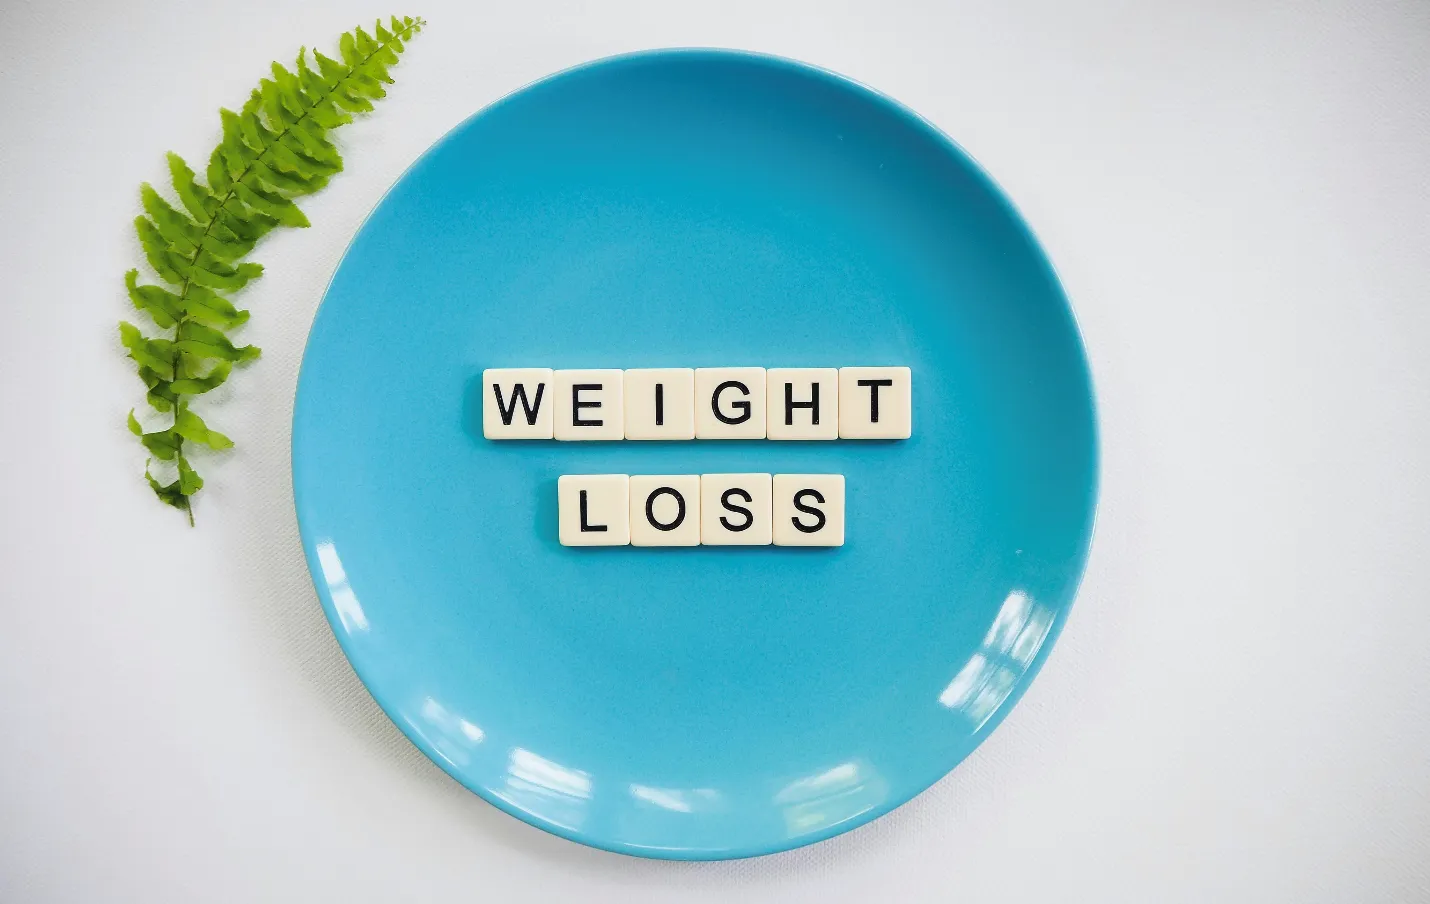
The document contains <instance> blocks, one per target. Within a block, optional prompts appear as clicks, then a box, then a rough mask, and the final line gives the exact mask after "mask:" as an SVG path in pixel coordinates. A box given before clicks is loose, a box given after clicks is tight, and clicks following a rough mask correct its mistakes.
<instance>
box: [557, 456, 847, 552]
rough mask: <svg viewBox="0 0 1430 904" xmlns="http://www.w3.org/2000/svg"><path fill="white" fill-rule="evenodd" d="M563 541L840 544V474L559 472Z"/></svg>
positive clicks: (569, 543)
mask: <svg viewBox="0 0 1430 904" xmlns="http://www.w3.org/2000/svg"><path fill="white" fill-rule="evenodd" d="M556 494H557V507H558V515H557V518H558V521H559V533H560V536H561V545H563V546H627V545H629V546H702V545H703V546H769V545H771V544H773V545H775V546H843V545H844V475H842V474H774V475H770V474H675V475H657V476H652V475H635V476H629V475H626V474H566V475H563V476H562V477H561V479H560V480H558V481H557V482H556Z"/></svg>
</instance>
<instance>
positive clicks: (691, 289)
mask: <svg viewBox="0 0 1430 904" xmlns="http://www.w3.org/2000/svg"><path fill="white" fill-rule="evenodd" d="M747 364H756V365H763V366H770V367H773V366H840V365H854V364H872V365H880V364H902V365H908V366H910V367H911V368H913V381H914V436H913V438H912V439H911V440H908V441H905V442H856V441H841V442H827V443H817V442H816V443H778V442H765V441H761V442H699V441H696V442H673V443H637V442H615V443H556V442H505V443H498V442H489V441H486V440H484V439H483V438H482V434H481V408H480V405H481V399H480V392H479V379H480V374H481V371H482V369H483V368H485V367H521V366H549V367H557V368H560V367H656V366H680V367H701V366H717V365H747ZM1096 457H1097V447H1096V429H1095V419H1094V409H1093V399H1092V392H1091V386H1090V382H1089V377H1088V370H1087V366H1086V363H1085V360H1084V356H1083V350H1082V345H1081V341H1080V339H1079V336H1078V333H1077V329H1076V326H1075V324H1074V322H1073V319H1072V315H1071V313H1070V311H1069V308H1068V304H1067V301H1066V299H1065V297H1064V295H1063V292H1062V290H1061V288H1060V286H1059V284H1058V281H1057V279H1056V277H1055V276H1054V274H1053V272H1052V270H1051V268H1050V267H1049V265H1048V263H1047V261H1046V259H1045V258H1044V256H1043V254H1042V252H1041V250H1040V249H1039V247H1038V245H1037V243H1036V241H1035V240H1034V239H1033V238H1032V236H1031V235H1030V234H1029V232H1028V230H1027V228H1026V227H1025V226H1024V224H1023V223H1022V221H1021V220H1020V219H1019V217H1018V216H1017V214H1016V213H1015V212H1014V210H1013V209H1012V207H1011V206H1010V205H1009V203H1008V202H1007V201H1006V200H1005V199H1004V198H1003V196H1002V195H1001V193H1000V192H999V191H998V190H997V188H996V187H994V186H993V185H992V184H991V183H990V182H989V180H988V179H987V177H986V176H984V175H983V174H982V172H981V171H980V170H978V169H977V167H976V166H975V165H974V164H973V163H972V162H971V161H970V160H969V159H968V158H967V157H966V156H965V155H964V154H963V153H962V152H961V151H960V150H959V149H958V148H957V147H955V146H954V145H953V144H952V143H951V142H949V140H948V139H946V138H945V137H943V136H942V135H941V134H939V133H938V132H937V131H936V130H934V129H933V128H932V127H930V126H929V125H928V124H926V123H924V122H923V121H921V120H920V119H918V118H917V117H916V116H914V115H913V114H911V113H910V112H908V111H907V110H905V109H903V108H901V107H899V106H898V105H896V104H894V103H893V102H891V101H889V100H888V99H886V98H883V97H881V96H879V95H877V94H875V93H873V92H871V91H869V90H868V89H866V88H863V87H861V86H858V85H856V84H854V83H851V82H849V81H847V80H844V79H842V78H840V77H838V76H834V75H831V74H829V73H826V72H823V71H820V70H817V69H813V68H810V67H806V66H803V65H800V64H796V63H791V62H788V61H784V60H778V59H772V58H766V57H758V56H752V55H748V54H739V53H729V52H713V51H664V52H656V53H648V54H639V55H635V56H629V57H621V58H616V59H612V60H604V61H601V62H598V63H594V64H591V65H588V66H584V67H581V68H578V69H575V70H571V71H568V72H564V73H561V74H558V75H556V76H553V77H551V78H548V79H546V80H544V81H542V82H539V83H537V84H535V85H532V86H530V87H528V88H525V89H523V90H522V91H520V92H518V93H516V94H514V95H512V96H510V97H508V98H506V99H505V100H503V101H501V102H500V103H497V104H496V105H494V106H492V107H490V108H488V109H486V110H484V111H482V112H481V113H479V114H478V115H476V116H475V117H473V118H472V119H469V120H468V121H466V122H465V123H463V124H462V125H461V126H459V127H458V128H457V129H456V130H454V131H453V132H451V133H450V134H448V135H447V136H446V137H445V138H443V139H442V140H441V141H440V142H438V143H437V145H436V146H434V147H433V148H432V149H431V150H430V151H428V152H427V154H426V155H425V156H423V157H422V159H421V160H420V161H419V162H418V163H417V164H416V165H415V166H414V167H413V168H412V169H411V170H410V171H409V172H408V173H407V174H406V175H404V176H403V177H402V179H401V180H400V181H399V182H398V183H397V185H396V186H395V187H394V188H393V189H392V191H391V192H390V193H389V194H388V195H387V197H386V198H385V199H384V200H383V201H382V203H381V204H380V205H379V206H378V208H377V209H376V210H375V211H374V212H373V214H372V215H371V217H370V218H369V219H368V221H367V223H366V224H365V225H364V226H363V228H362V230H361V231H360V233H359V234H358V236H357V238H356V239H355V240H354V241H353V244H352V246H351V248H350V249H349V250H348V253H347V255H346V257H345V258H344V259H343V262H342V264H341V265H340V267H339V268H338V271H337V274H336V275H335V276H334V278H333V281H332V284H331V286H330V287H329V289H328V292H327V295H326V297H325V298H324V300H323V304H322V307H321V309H320V311H319V313H318V316H317V319H316V321H315V323H314V326H313V330H312V335H311V337H310V338H309V340H308V347H307V352H306V356H305V358H304V362H303V370H302V376H301V379H300V382H299V388H298V400H297V408H296V414H295V419H294V431H293V472H294V485H295V492H296V498H297V509H298V516H299V522H300V524H301V527H302V534H303V543H304V546H305V548H306V552H307V556H308V562H309V566H310V567H311V569H312V571H313V575H314V580H315V583H316V584H317V587H318V593H319V595H320V597H321V598H322V603H323V606H324V608H325V609H326V611H327V614H328V618H329V619H330V621H331V622H332V625H333V630H334V631H335V632H336V634H337V636H338V639H339V640H340V641H341V643H342V646H343V649H344V650H345V651H346V653H347V655H348V658H349V659H350V660H351V661H352V663H353V666H354V667H355V668H356V670H357V672H358V674H359V675H360V676H361V678H362V680H363V681H364V682H365V683H366V685H367V687H368V688H369V689H370V690H371V691H372V694H373V696H374V697H375V698H376V699H377V701H378V702H379V703H380V704H381V705H382V707H383V708H384V709H385V710H386V711H387V713H388V714H389V715H390V716H391V717H392V719H393V720H394V721H395V722H396V723H397V725H398V726H399V727H400V728H401V729H402V730H403V731H404V732H406V733H407V735H408V736H409V737H411V739H412V740H413V742H414V743H416V744H417V746H418V747H420V748H421V749H422V750H423V751H424V752H425V753H426V754H427V755H428V756H430V757H431V758H432V759H433V760H434V761H436V762H437V763H438V764H439V765H440V766H441V767H442V768H443V769H445V770H446V771H447V772H449V773H450V774H451V775H452V776H453V777H454V778H456V779H457V780H458V781H459V782H461V783H462V784H464V785H466V786H467V787H468V788H470V789H472V790H473V791H475V792H476V793H478V794H480V795H481V796H482V797H484V798H485V799H487V800H488V801H490V802H492V803H493V804H495V805H497V806H499V807H501V808H502V809H504V810H506V811H507V812H509V813H511V814H513V815H515V816H518V817H520V818H521V819H524V820H526V821H528V822H530V823H532V824H534V825H537V826H540V827H541V828H544V829H547V830H549V831H552V832H555V833H557V834H559V835H562V836H565V837H567V838H571V839H573V840H576V841H580V842H583V843H586V844H590V845H595V846H597V847H601V848H606V849H609V850H613V851H619V852H623V853H628V854H638V855H644V856H652V857H667V858H688V859H714V858H724V857H739V856H748V855H754V854H761V853H769V852H773V851H778V850H783V849H786V848H791V847H795V846H798V845H801V844H807V843H809V842H812V841H816V840H819V839H821V838H826V837H829V836H831V835H835V834H838V833H839V832H843V831H846V830H848V829H850V828H853V827H854V826H857V825H859V824H861V823H863V822H866V821H868V820H869V819H872V818H874V817H876V816H878V815H880V814H882V813H885V812H887V811H888V810H890V809H892V808H894V807H896V806H898V805H899V804H901V803H903V802H904V801H907V800H908V799H909V798H911V797H913V796H914V795H915V794H917V793H919V792H920V791H922V790H923V789H924V788H926V787H928V786H929V785H930V784H932V783H933V782H935V781H936V780H937V779H939V778H940V777H941V776H942V775H944V774H945V773H946V772H948V771H949V770H950V769H951V768H953V767H954V766H955V765H956V764H957V763H958V762H959V761H960V760H961V759H963V758H964V757H965V756H967V755H968V753H969V752H970V751H971V750H973V748H974V747H975V746H977V744H978V743H979V742H980V741H981V740H982V739H983V738H984V737H985V736H986V735H987V733H988V732H989V731H991V730H992V728H993V727H994V726H995V725H996V724H997V723H998V721H999V720H1000V719H1001V718H1002V717H1003V716H1004V715H1005V714H1006V713H1007V711H1008V709H1009V708H1010V707H1011V706H1012V705H1013V703H1014V702H1015V701H1016V700H1017V699H1018V697H1019V695H1020V694H1021V693H1022V691H1023V689H1024V688H1025V687H1026V685H1027V683H1028V682H1029V681H1030V680H1031V679H1032V677H1033V674H1034V673H1035V671H1036V670H1037V668H1038V667H1039V665H1040V664H1041V662H1042V660H1043V658H1044V657H1045V656H1046V655H1047V652H1048V649H1049V647H1050V646H1051V644H1052V641H1053V639H1054V638H1055V637H1056V636H1057V633H1058V631H1059V629H1060V628H1061V626H1062V623H1063V620H1064V618H1065V617H1066V614H1067V611H1068V607H1069V605H1070V604H1071V601H1072V598H1073V595H1074V592H1075V590H1076V587H1077V583H1078V580H1079V577H1080V575H1081V573H1082V569H1083V564H1084V561H1085V557H1086V552H1087V546H1088V541H1089V536H1090V531H1091V526H1092V517H1093V508H1094V503H1095V496H1096V472H1097V461H1096ZM720 471H731V472H746V471H764V472H773V473H779V472H802V473H810V472H813V473H842V474H844V475H845V476H846V479H847V488H848V489H847V493H848V495H847V507H848V508H847V538H848V539H847V543H846V545H845V546H843V547H841V548H838V549H832V550H831V549H823V550H809V549H787V548H773V547H765V548H754V549H750V548H743V549H742V548H729V547H727V548H712V547H703V548H694V549H672V550H661V549H637V548H630V547H626V548H607V549H568V548H564V547H562V546H560V545H559V544H558V542H557V524H556V480H557V477H558V476H559V475H561V474H563V473H633V474H696V473H702V472H720Z"/></svg>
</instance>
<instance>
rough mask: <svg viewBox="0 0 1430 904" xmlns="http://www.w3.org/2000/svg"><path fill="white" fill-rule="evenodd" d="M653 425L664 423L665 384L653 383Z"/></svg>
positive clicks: (658, 425)
mask: <svg viewBox="0 0 1430 904" xmlns="http://www.w3.org/2000/svg"><path fill="white" fill-rule="evenodd" d="M655 425H656V426H657V427H661V426H664V425H665V384H664V383H657V384H655Z"/></svg>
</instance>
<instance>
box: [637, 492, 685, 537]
mask: <svg viewBox="0 0 1430 904" xmlns="http://www.w3.org/2000/svg"><path fill="white" fill-rule="evenodd" d="M662 493H669V494H670V495H672V496H674V497H675V504H676V505H678V506H679V508H678V509H676V512H675V520H674V521H671V522H670V523H668V524H664V523H661V522H660V521H657V520H655V497H657V496H659V495H660V494H662ZM645 520H647V521H649V522H650V526H651V527H653V528H655V529H656V530H675V529H676V528H677V527H679V526H680V522H682V521H684V520H685V497H684V496H682V495H680V493H678V492H677V491H676V490H675V488H673V487H656V488H655V489H654V490H651V492H650V495H649V496H647V497H645Z"/></svg>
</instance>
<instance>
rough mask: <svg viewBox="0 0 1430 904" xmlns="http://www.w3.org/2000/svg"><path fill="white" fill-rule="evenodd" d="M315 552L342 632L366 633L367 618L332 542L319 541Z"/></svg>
mask: <svg viewBox="0 0 1430 904" xmlns="http://www.w3.org/2000/svg"><path fill="white" fill-rule="evenodd" d="M317 551H318V567H319V568H321V569H322V570H323V581H324V582H325V583H326V584H327V585H328V595H329V596H330V597H331V598H332V600H333V608H334V609H335V610H337V613H338V619H339V620H340V621H341V622H342V623H343V630H344V631H347V632H348V633H349V634H351V633H352V632H353V631H366V630H367V628H368V624H367V616H366V615H364V614H363V611H362V606H361V605H359V604H358V598H357V594H356V593H353V588H352V587H351V586H350V585H349V584H348V573H347V572H346V571H344V570H343V560H342V559H339V558H338V551H337V549H336V548H334V546H333V541H332V540H319V541H318V543H317Z"/></svg>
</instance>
